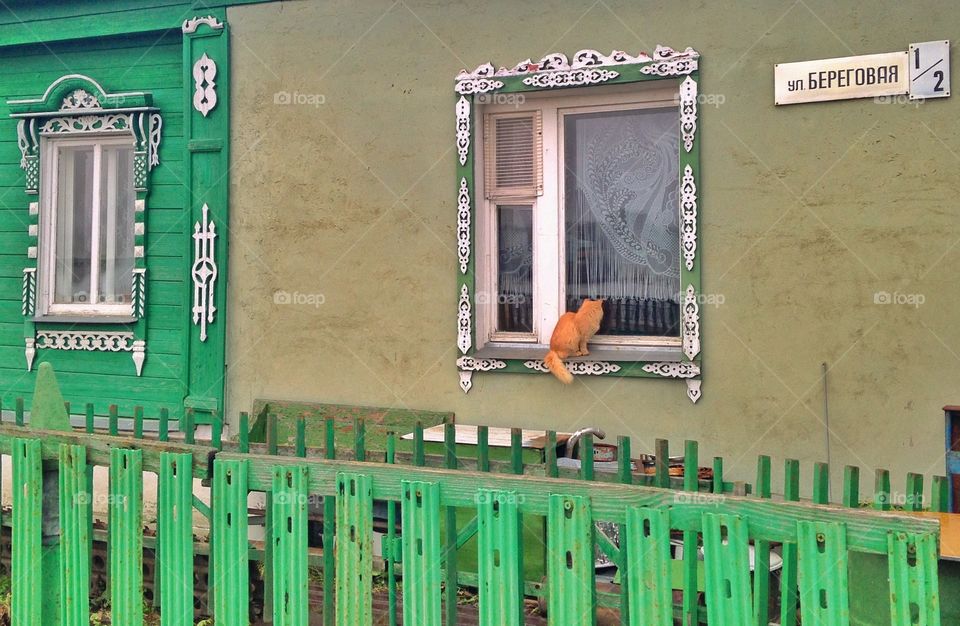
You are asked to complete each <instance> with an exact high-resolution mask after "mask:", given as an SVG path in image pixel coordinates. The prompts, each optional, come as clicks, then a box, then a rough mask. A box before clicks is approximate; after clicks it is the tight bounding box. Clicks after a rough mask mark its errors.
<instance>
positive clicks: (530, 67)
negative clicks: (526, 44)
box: [457, 46, 700, 80]
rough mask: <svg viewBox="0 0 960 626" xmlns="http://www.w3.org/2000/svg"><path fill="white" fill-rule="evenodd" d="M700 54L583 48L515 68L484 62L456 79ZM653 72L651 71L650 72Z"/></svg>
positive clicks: (646, 61) (526, 62) (462, 72)
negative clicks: (636, 53) (496, 66)
mask: <svg viewBox="0 0 960 626" xmlns="http://www.w3.org/2000/svg"><path fill="white" fill-rule="evenodd" d="M699 56H700V54H699V53H698V52H697V51H696V50H694V49H693V48H687V49H686V50H684V51H682V52H678V51H677V50H674V49H673V48H668V47H666V46H657V48H656V51H655V52H654V54H653V56H652V57H651V56H650V55H648V54H646V53H644V52H641V53H639V54H638V55H637V56H631V55H629V54H627V53H626V52H623V51H620V50H614V51H613V52H611V53H610V54H608V55H605V54H601V53H600V52H597V51H596V50H580V51H579V52H577V53H576V54H575V55H573V62H570V61H568V60H567V57H566V55H564V54H561V53H559V52H554V53H551V54H548V55H546V56H544V57H543V58H541V59H540V60H539V61H537V62H536V63H534V62H533V61H532V60H530V59H526V60H524V61H521V62H520V63H517V64H516V65H515V66H514V67H513V69H507V68H505V67H501V68H500V69H495V68H494V67H493V65H492V64H491V63H484V64H483V65H480V66H479V67H477V69H475V70H474V71H472V72H468V71H466V70H461V71H460V73H459V74H458V75H457V80H466V79H471V78H491V77H494V76H517V75H521V74H530V73H532V72H546V71H556V70H575V69H580V68H584V67H595V66H598V65H628V64H639V63H649V62H651V61H668V60H674V59H676V60H687V59H696V58H698V57H699ZM647 73H652V72H647Z"/></svg>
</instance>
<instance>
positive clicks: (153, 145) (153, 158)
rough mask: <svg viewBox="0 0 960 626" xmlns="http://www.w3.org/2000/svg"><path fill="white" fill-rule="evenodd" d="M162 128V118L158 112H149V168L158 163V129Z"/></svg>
mask: <svg viewBox="0 0 960 626" xmlns="http://www.w3.org/2000/svg"><path fill="white" fill-rule="evenodd" d="M162 129H163V118H162V117H160V114H159V113H151V114H150V152H149V155H150V169H153V167H154V166H155V165H160V131H161V130H162Z"/></svg>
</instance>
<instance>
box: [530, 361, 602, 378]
mask: <svg viewBox="0 0 960 626" xmlns="http://www.w3.org/2000/svg"><path fill="white" fill-rule="evenodd" d="M563 364H564V365H565V366H566V367H567V370H568V371H569V372H570V373H571V374H575V375H588V376H602V375H603V374H613V373H615V372H619V371H620V366H619V365H617V364H616V363H608V362H606V361H564V362H563ZM523 366H524V367H525V368H527V369H530V370H536V371H538V372H549V371H550V369H549V368H548V367H547V365H546V363H544V362H543V361H542V360H541V361H524V362H523Z"/></svg>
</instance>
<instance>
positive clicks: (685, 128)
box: [680, 76, 697, 152]
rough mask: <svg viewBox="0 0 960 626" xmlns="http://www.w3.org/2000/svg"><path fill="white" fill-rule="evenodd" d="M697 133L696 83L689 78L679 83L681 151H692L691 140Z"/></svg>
mask: <svg viewBox="0 0 960 626" xmlns="http://www.w3.org/2000/svg"><path fill="white" fill-rule="evenodd" d="M696 133H697V81H695V80H693V78H691V77H690V76H687V77H686V78H684V79H683V82H682V83H680V137H681V139H683V149H684V150H686V151H687V152H690V151H691V150H693V139H694V136H695V135H696Z"/></svg>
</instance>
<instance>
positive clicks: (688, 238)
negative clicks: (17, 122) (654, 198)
mask: <svg viewBox="0 0 960 626" xmlns="http://www.w3.org/2000/svg"><path fill="white" fill-rule="evenodd" d="M680 219H681V221H682V224H681V226H680V247H681V248H683V263H684V265H685V266H686V268H687V271H690V270H692V269H693V263H694V260H695V259H696V256H697V184H696V182H695V181H694V178H693V168H692V167H690V166H689V165H687V166H685V167H684V168H683V176H681V177H680Z"/></svg>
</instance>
